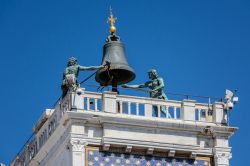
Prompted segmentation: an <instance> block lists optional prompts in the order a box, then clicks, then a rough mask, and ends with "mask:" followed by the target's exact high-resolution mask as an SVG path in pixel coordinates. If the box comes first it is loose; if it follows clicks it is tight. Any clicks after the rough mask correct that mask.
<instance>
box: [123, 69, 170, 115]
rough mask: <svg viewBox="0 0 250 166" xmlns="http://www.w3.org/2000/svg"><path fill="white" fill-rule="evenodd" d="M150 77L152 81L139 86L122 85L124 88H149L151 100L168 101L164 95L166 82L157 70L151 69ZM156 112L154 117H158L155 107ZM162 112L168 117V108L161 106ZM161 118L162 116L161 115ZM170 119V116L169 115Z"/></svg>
mask: <svg viewBox="0 0 250 166" xmlns="http://www.w3.org/2000/svg"><path fill="white" fill-rule="evenodd" d="M148 77H149V79H151V80H150V81H147V82H145V83H143V84H139V85H127V84H124V85H122V87H123V88H149V89H150V90H149V96H150V97H151V98H156V99H163V100H167V96H166V94H165V93H164V81H163V78H161V77H159V76H158V74H157V71H156V70H155V69H150V70H149V71H148ZM153 108H154V111H153V113H152V114H153V116H154V117H158V109H157V106H153ZM160 109H161V112H163V113H165V115H167V111H166V107H164V106H161V107H160ZM159 116H160V115H159ZM169 117H170V115H169Z"/></svg>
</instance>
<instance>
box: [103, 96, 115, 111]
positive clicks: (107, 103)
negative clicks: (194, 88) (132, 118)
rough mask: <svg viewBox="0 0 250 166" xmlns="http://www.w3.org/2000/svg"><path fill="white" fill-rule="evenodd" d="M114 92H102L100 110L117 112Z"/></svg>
mask: <svg viewBox="0 0 250 166" xmlns="http://www.w3.org/2000/svg"><path fill="white" fill-rule="evenodd" d="M116 95H117V93H116V92H104V93H103V94H102V111H103V112H109V113H117V101H116Z"/></svg>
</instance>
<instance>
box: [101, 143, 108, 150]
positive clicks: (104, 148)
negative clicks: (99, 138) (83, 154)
mask: <svg viewBox="0 0 250 166" xmlns="http://www.w3.org/2000/svg"><path fill="white" fill-rule="evenodd" d="M109 148H110V144H103V147H102V149H103V150H104V151H108V150H109Z"/></svg>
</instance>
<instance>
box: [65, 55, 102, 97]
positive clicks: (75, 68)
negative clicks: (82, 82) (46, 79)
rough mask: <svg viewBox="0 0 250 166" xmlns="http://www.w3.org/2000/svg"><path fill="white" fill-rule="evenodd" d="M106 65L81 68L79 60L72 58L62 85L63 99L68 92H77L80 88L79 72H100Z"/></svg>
mask: <svg viewBox="0 0 250 166" xmlns="http://www.w3.org/2000/svg"><path fill="white" fill-rule="evenodd" d="M104 67H105V65H101V66H88V67H86V66H81V65H79V64H77V59H76V58H75V57H71V58H69V60H68V65H67V67H66V69H65V70H64V73H63V81H62V85H61V89H62V97H64V96H65V95H66V94H67V92H68V90H76V89H77V87H79V85H78V82H77V77H78V74H79V71H81V70H98V69H101V68H104Z"/></svg>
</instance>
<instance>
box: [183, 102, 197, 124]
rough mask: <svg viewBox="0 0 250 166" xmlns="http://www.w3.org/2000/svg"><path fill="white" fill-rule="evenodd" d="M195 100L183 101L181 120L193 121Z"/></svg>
mask: <svg viewBox="0 0 250 166" xmlns="http://www.w3.org/2000/svg"><path fill="white" fill-rule="evenodd" d="M195 102H196V101H195V100H183V102H182V108H181V115H180V116H181V119H182V120H190V121H195Z"/></svg>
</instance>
